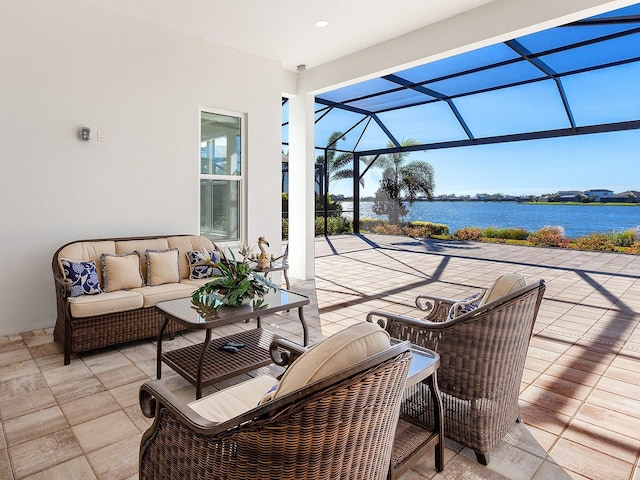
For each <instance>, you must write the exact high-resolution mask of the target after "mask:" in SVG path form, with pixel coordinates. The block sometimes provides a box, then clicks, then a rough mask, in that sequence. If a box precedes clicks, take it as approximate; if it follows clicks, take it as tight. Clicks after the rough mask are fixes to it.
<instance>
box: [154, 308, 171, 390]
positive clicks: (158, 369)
mask: <svg viewBox="0 0 640 480" xmlns="http://www.w3.org/2000/svg"><path fill="white" fill-rule="evenodd" d="M168 324H169V319H168V318H165V319H164V323H163V324H162V327H161V328H160V333H159V334H158V351H157V354H156V378H157V379H158V380H160V378H161V377H162V337H164V331H165V330H166V329H167V325H168Z"/></svg>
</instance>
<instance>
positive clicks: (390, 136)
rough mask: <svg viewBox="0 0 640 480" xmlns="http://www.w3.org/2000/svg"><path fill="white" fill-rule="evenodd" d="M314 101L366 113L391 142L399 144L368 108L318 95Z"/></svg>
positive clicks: (397, 145)
mask: <svg viewBox="0 0 640 480" xmlns="http://www.w3.org/2000/svg"><path fill="white" fill-rule="evenodd" d="M316 103H320V104H322V105H326V106H328V107H336V108H341V109H343V110H347V111H349V112H354V113H359V114H360V115H366V116H368V117H371V118H372V119H373V120H374V121H375V122H376V123H377V124H378V126H379V127H380V129H381V130H382V131H383V132H384V133H385V135H386V136H387V137H388V138H389V140H390V141H391V143H393V144H394V145H395V146H396V147H399V146H400V142H398V140H396V138H395V137H394V136H393V134H392V133H391V132H390V131H389V129H388V128H387V127H386V125H385V124H384V123H383V122H382V121H381V120H380V119H379V118H378V115H376V114H375V113H374V112H370V111H369V110H365V109H363V108H358V107H354V106H352V105H345V104H344V103H338V102H333V101H331V100H327V99H325V98H320V97H316Z"/></svg>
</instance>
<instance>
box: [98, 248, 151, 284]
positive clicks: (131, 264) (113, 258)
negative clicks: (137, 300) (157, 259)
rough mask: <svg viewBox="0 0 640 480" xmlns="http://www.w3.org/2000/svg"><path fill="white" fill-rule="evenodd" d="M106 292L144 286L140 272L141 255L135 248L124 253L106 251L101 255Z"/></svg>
mask: <svg viewBox="0 0 640 480" xmlns="http://www.w3.org/2000/svg"><path fill="white" fill-rule="evenodd" d="M100 263H102V276H103V283H104V290H105V292H115V291H117V290H126V289H128V288H137V287H142V286H144V282H143V280H142V273H141V272H140V256H139V255H138V252H137V251H136V250H134V251H133V252H131V253H125V254H123V255H112V254H109V253H104V254H102V255H101V256H100Z"/></svg>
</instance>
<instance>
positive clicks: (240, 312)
mask: <svg viewBox="0 0 640 480" xmlns="http://www.w3.org/2000/svg"><path fill="white" fill-rule="evenodd" d="M264 300H265V302H264V305H263V306H262V307H260V308H258V309H255V310H254V309H253V307H252V306H251V305H250V304H247V305H241V306H239V307H226V306H224V307H221V308H220V310H219V311H218V315H217V317H216V318H213V319H209V320H206V319H204V318H202V317H200V315H198V313H197V312H196V311H195V310H194V309H193V308H191V297H187V298H180V299H177V300H168V301H165V302H160V303H158V304H157V305H156V306H155V308H156V309H157V310H158V311H159V312H160V313H161V314H162V315H163V316H164V318H165V321H164V323H163V325H162V328H161V329H160V333H159V334H158V351H157V365H156V376H157V378H158V379H160V378H161V377H162V363H163V362H164V363H165V364H167V365H168V366H169V367H171V368H172V369H173V370H175V371H176V372H177V373H178V374H180V375H181V376H182V377H183V378H185V379H186V380H187V381H188V382H190V383H191V384H192V385H194V386H195V387H196V399H198V398H201V397H202V388H203V387H205V386H207V385H211V384H214V383H217V382H220V381H222V380H226V379H228V378H231V377H235V376H237V375H240V374H242V373H246V372H249V371H251V370H255V369H256V368H260V367H263V366H265V365H269V364H271V363H273V360H272V359H271V355H270V346H271V342H272V341H273V339H274V338H275V335H274V334H273V333H271V332H269V331H268V330H264V329H262V328H261V317H263V316H266V315H271V314H273V313H277V312H281V311H284V310H290V309H293V308H297V309H298V318H299V319H300V323H301V324H302V330H303V339H304V345H305V346H306V345H307V344H308V342H309V332H308V328H307V323H306V321H305V319H304V312H303V307H304V306H305V305H308V304H309V297H306V296H304V295H300V294H298V293H293V292H290V291H288V290H277V291H276V292H270V293H269V294H267V295H265V297H264ZM253 318H255V319H256V321H257V328H255V329H252V330H247V331H244V332H241V333H238V334H235V335H228V336H225V337H222V338H217V339H214V340H212V339H211V330H212V329H214V328H216V327H221V326H223V325H229V324H232V323H238V322H243V321H248V320H250V319H253ZM170 320H173V321H175V322H177V323H179V324H180V325H182V326H184V327H186V328H188V329H191V330H196V329H198V330H205V331H206V333H205V339H204V342H202V343H200V344H195V345H189V346H187V347H183V348H179V349H176V350H171V351H168V352H163V351H162V339H163V337H164V332H165V330H166V327H167V325H168V323H169V321H170ZM229 342H239V343H242V344H244V347H242V348H239V349H238V351H237V352H233V353H232V352H229V351H224V350H220V348H221V347H222V346H223V345H225V344H227V343H229Z"/></svg>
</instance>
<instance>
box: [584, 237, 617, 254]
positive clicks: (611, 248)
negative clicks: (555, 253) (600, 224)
mask: <svg viewBox="0 0 640 480" xmlns="http://www.w3.org/2000/svg"><path fill="white" fill-rule="evenodd" d="M574 245H575V247H576V248H577V249H578V250H593V251H602V252H615V251H616V246H615V244H614V243H613V239H612V235H610V234H607V233H591V234H589V235H585V236H583V237H580V238H578V239H577V240H576V241H575V242H574Z"/></svg>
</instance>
